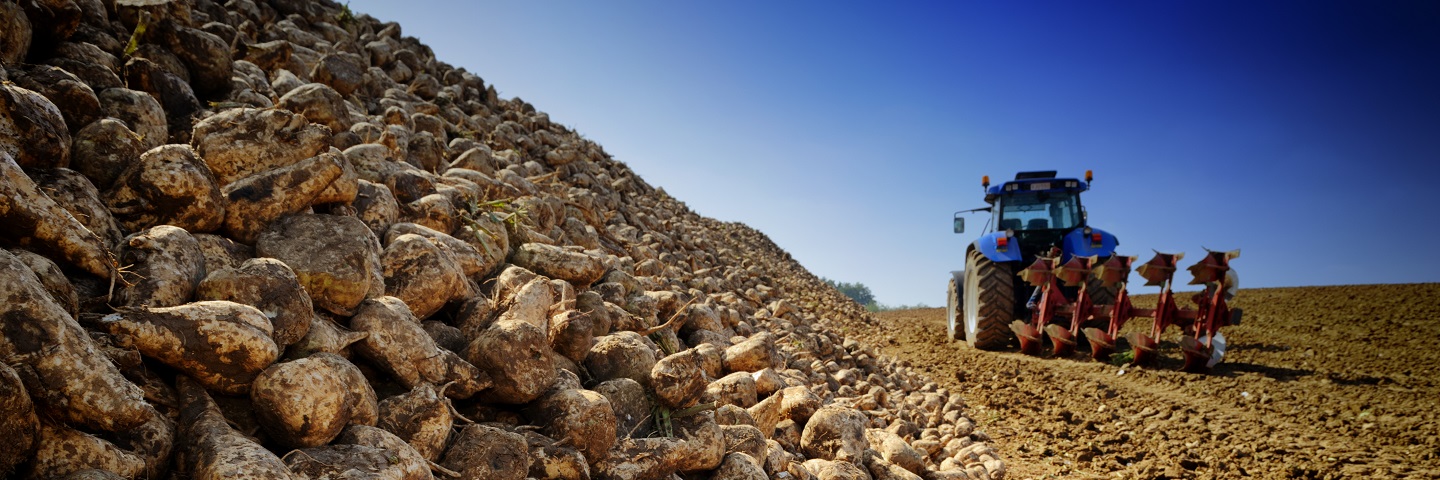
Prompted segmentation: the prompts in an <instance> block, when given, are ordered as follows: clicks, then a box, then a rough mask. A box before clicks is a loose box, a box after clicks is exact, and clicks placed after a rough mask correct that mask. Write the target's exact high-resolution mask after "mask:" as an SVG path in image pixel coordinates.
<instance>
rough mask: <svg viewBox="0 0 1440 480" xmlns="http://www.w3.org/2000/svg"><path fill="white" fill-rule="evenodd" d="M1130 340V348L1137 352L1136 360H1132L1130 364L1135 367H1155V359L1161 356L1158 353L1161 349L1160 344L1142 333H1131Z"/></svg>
mask: <svg viewBox="0 0 1440 480" xmlns="http://www.w3.org/2000/svg"><path fill="white" fill-rule="evenodd" d="M1128 338H1129V340H1130V348H1132V349H1134V352H1135V358H1134V359H1133V360H1131V361H1130V363H1131V364H1135V365H1154V364H1155V359H1156V358H1158V356H1159V355H1158V353H1157V352H1158V350H1159V349H1160V342H1159V341H1157V340H1156V339H1154V338H1150V336H1149V335H1146V334H1143V333H1140V332H1135V333H1131V334H1130V336H1129V337H1128Z"/></svg>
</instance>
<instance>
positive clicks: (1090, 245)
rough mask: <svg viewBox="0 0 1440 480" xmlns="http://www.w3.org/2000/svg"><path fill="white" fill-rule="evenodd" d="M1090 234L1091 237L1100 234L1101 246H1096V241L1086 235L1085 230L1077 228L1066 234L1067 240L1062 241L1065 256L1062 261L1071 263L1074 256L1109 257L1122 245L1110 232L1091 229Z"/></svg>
mask: <svg viewBox="0 0 1440 480" xmlns="http://www.w3.org/2000/svg"><path fill="white" fill-rule="evenodd" d="M1090 233H1091V235H1093V234H1097V233H1098V234H1100V246H1098V247H1097V246H1095V242H1094V240H1093V239H1092V238H1090V236H1087V235H1085V229H1083V228H1077V229H1074V230H1071V231H1070V233H1067V234H1065V239H1064V240H1062V241H1061V243H1062V244H1063V247H1064V251H1065V255H1064V258H1062V259H1061V260H1060V261H1062V262H1066V261H1069V260H1070V257H1072V256H1080V257H1089V256H1097V255H1098V256H1101V257H1108V256H1110V255H1113V254H1114V253H1115V247H1116V246H1119V245H1120V240H1119V239H1117V238H1115V236H1114V235H1111V234H1110V232H1107V231H1104V230H1101V229H1098V228H1091V229H1090Z"/></svg>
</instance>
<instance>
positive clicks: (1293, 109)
mask: <svg viewBox="0 0 1440 480" xmlns="http://www.w3.org/2000/svg"><path fill="white" fill-rule="evenodd" d="M349 3H350V7H351V8H352V9H353V10H355V11H356V12H358V13H368V14H371V15H372V16H375V17H376V18H379V19H381V20H382V21H396V22H399V23H400V24H401V26H402V28H403V33H404V34H406V35H411V36H415V37H418V38H419V39H420V40H421V41H422V42H424V43H426V44H427V45H429V46H430V47H431V48H433V49H434V50H435V52H436V55H437V56H438V57H439V58H440V59H441V60H442V61H445V62H448V63H450V64H452V65H455V66H460V67H465V68H466V69H467V70H469V71H471V72H474V73H476V74H478V75H480V76H481V77H483V78H484V79H485V80H486V81H487V82H488V83H490V84H493V85H495V86H496V88H497V89H498V90H499V91H500V94H501V95H502V96H504V97H517V96H518V97H520V98H522V99H524V100H526V101H528V102H530V103H532V104H534V105H535V106H536V108H538V109H540V110H541V111H545V112H548V113H549V114H550V118H551V119H552V120H554V121H557V122H560V123H563V124H566V125H569V126H571V127H574V128H575V129H577V130H578V131H580V132H581V133H583V134H584V135H585V136H586V137H587V138H590V139H592V140H595V141H596V142H599V143H600V144H601V145H604V146H605V149H606V151H608V152H609V153H611V154H612V155H613V156H614V157H615V158H616V159H618V160H620V161H623V162H625V163H627V164H628V165H630V166H631V167H632V168H633V169H634V170H635V171H637V172H638V173H639V174H640V175H641V176H642V177H644V178H645V179H646V181H648V182H649V183H651V184H652V185H656V186H660V187H663V188H664V189H665V190H666V191H667V192H669V193H670V194H671V195H672V196H674V197H676V198H678V199H680V200H681V201H684V202H685V203H686V204H687V205H689V206H690V207H691V208H692V209H693V210H695V211H697V212H698V213H700V214H702V215H705V216H709V217H714V218H717V219H720V220H726V221H739V222H744V223H746V224H748V225H750V226H753V227H755V228H757V229H759V230H761V231H763V232H765V233H766V234H767V235H769V236H770V237H771V238H772V239H773V240H774V241H775V242H776V243H777V244H778V245H780V246H781V247H782V248H784V249H786V250H787V251H789V252H790V253H791V254H792V255H793V256H794V257H795V258H796V259H798V260H799V261H800V262H801V263H802V264H804V265H805V266H806V267H807V268H809V269H810V270H811V271H812V272H814V273H815V274H817V275H822V276H826V277H829V278H833V279H837V280H841V281H849V282H861V283H864V284H866V285H868V286H870V288H871V290H872V291H874V293H875V295H876V297H877V298H878V300H879V301H880V302H882V303H886V304H892V305H893V304H916V303H925V304H928V305H932V306H936V305H944V291H945V290H944V284H945V281H946V280H947V278H948V272H949V271H950V270H956V269H959V268H960V267H961V266H962V263H963V256H962V255H963V251H964V247H965V245H966V244H967V243H968V242H970V241H971V240H973V239H974V237H975V233H974V232H975V231H977V230H978V229H979V228H978V227H979V226H980V225H983V224H984V220H985V219H984V217H978V216H977V217H971V218H970V219H969V225H970V226H971V232H972V233H969V234H964V235H955V234H953V233H951V230H950V228H951V227H950V223H951V221H950V217H951V215H952V213H953V212H955V211H957V210H962V209H970V208H974V207H980V206H984V202H983V200H982V193H981V188H980V177H981V175H990V177H991V178H992V179H994V180H1000V179H1007V178H1011V177H1012V176H1013V175H1014V173H1015V172H1017V171H1023V170H1059V171H1060V173H1061V174H1062V175H1070V176H1080V175H1083V174H1084V171H1085V170H1087V169H1089V170H1094V171H1095V183H1094V186H1093V189H1092V190H1091V191H1090V192H1087V193H1086V194H1085V196H1084V199H1083V201H1084V203H1085V205H1086V207H1087V209H1088V211H1089V214H1090V221H1091V224H1092V225H1094V226H1096V227H1098V228H1102V229H1105V230H1107V231H1109V232H1111V233H1114V234H1115V235H1116V236H1118V237H1119V238H1120V242H1121V245H1120V250H1121V252H1122V253H1126V254H1131V255H1140V256H1142V257H1145V258H1148V254H1149V253H1150V250H1151V249H1158V250H1161V251H1172V252H1174V251H1183V252H1186V253H1187V254H1188V256H1189V258H1191V259H1197V258H1198V256H1199V254H1201V253H1202V252H1203V250H1202V249H1201V248H1202V247H1209V248H1212V249H1222V250H1229V249H1235V248H1239V249H1241V250H1242V252H1243V254H1242V256H1241V257H1240V258H1239V259H1238V260H1236V261H1235V262H1234V265H1235V267H1236V268H1237V270H1238V271H1239V272H1240V273H1241V276H1242V285H1243V286H1244V287H1273V286H1301V285H1335V284H1365V283H1408V282H1436V281H1440V248H1434V247H1431V246H1430V245H1431V244H1432V243H1434V242H1436V241H1440V214H1437V212H1436V209H1435V207H1434V205H1435V200H1434V198H1435V197H1436V196H1437V194H1440V188H1436V187H1435V186H1433V185H1434V184H1436V183H1437V182H1440V3H1437V2H1429V1H1381V2H1331V1H1277V2H1240V1H1171V2H1151V1H1130V2H1068V1H1050V2H969V1H954V2H908V3H907V2H829V1H827V2H820V1H786V2H759V1H726V2H675V1H640V0H625V1H617V2H572V1H545V2H533V1H530V2H520V1H500V2H414V1H412V2H395V1H389V0H386V1H377V0H367V1H358V0H357V1H351V2H349ZM1143 259H1144V258H1142V260H1143ZM1187 264H1188V263H1187ZM1136 278H1138V277H1136ZM1136 283H1139V282H1136Z"/></svg>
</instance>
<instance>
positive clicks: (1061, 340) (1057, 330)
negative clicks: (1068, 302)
mask: <svg viewBox="0 0 1440 480" xmlns="http://www.w3.org/2000/svg"><path fill="white" fill-rule="evenodd" d="M1045 334H1046V335H1049V336H1050V347H1051V351H1050V353H1052V354H1054V355H1055V356H1057V357H1068V356H1070V354H1072V353H1075V335H1074V334H1072V333H1070V329H1068V328H1065V327H1062V326H1059V325H1055V324H1050V325H1046V326H1045Z"/></svg>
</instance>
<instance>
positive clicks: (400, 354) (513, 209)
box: [0, 0, 1005, 480]
mask: <svg viewBox="0 0 1440 480" xmlns="http://www.w3.org/2000/svg"><path fill="white" fill-rule="evenodd" d="M0 62H3V65H0V67H3V68H0V80H3V87H0V247H3V248H0V271H3V272H0V322H3V323H0V360H3V361H0V438H3V440H0V444H3V446H0V476H7V477H13V478H97V479H98V478H176V479H180V478H205V479H209V478H266V479H282V478H316V479H318V478H346V479H358V478H395V479H400V478H405V479H415V478H442V479H444V478H464V479H506V478H513V479H521V478H542V479H551V478H554V479H581V478H607V479H610V478H614V479H672V478H678V479H698V478H717V479H752V478H753V479H764V478H772V479H807V478H819V479H866V478H873V479H877V480H879V479H914V478H924V479H964V478H1000V477H1002V476H1003V475H1004V472H1005V465H1004V463H1003V462H1002V461H1001V460H1000V459H998V458H997V456H996V454H995V452H994V450H993V449H991V448H990V447H989V446H987V445H986V443H985V441H986V440H988V438H987V437H986V436H985V435H984V434H983V433H981V432H976V431H975V425H974V423H973V421H972V420H971V419H969V418H967V417H966V416H965V413H964V408H965V403H964V401H963V400H962V399H961V397H960V396H959V395H958V394H955V393H952V392H947V391H945V390H944V389H940V388H938V387H937V386H936V385H935V384H934V383H933V382H928V381H927V380H926V379H925V378H924V377H922V376H920V375H918V374H916V373H913V372H912V371H911V370H910V369H909V368H908V367H907V366H905V365H899V364H897V363H896V362H894V361H893V360H891V359H889V358H885V357H879V356H878V355H877V354H876V353H875V351H874V350H873V349H872V348H869V347H867V346H864V345H861V344H858V343H857V342H855V341H853V340H847V339H845V338H844V337H843V336H842V335H840V334H839V333H837V332H836V331H835V328H832V326H836V325H839V324H840V323H837V322H839V320H836V319H842V318H843V319H845V321H846V322H853V321H862V322H863V321H867V320H868V317H867V316H866V314H865V313H864V312H863V310H861V309H860V308H859V307H858V306H856V305H855V304H854V303H853V302H850V301H849V300H848V299H845V298H844V297H843V296H841V295H840V294H839V293H838V292H836V291H835V290H833V289H830V288H827V287H825V286H824V285H823V284H822V283H821V282H819V281H818V280H817V279H816V278H815V277H814V276H812V275H811V274H810V273H809V272H807V271H805V270H804V269H803V268H802V267H800V266H799V265H798V264H797V263H796V262H794V261H793V260H792V259H791V258H790V257H789V255H788V254H786V253H785V252H783V251H781V250H780V249H779V248H777V247H776V246H775V245H774V244H773V243H771V242H770V241H769V240H768V239H766V238H765V237H764V236H763V235H761V234H760V233H758V232H756V231H754V230H752V229H750V228H748V227H745V226H744V225H740V224H734V223H722V222H718V221H715V220H712V219H708V218H703V217H700V216H698V215H696V214H694V213H693V212H691V211H690V210H689V209H688V208H686V207H685V205H684V204H682V203H680V202H678V201H676V200H675V199H673V198H671V197H669V196H668V195H667V194H666V193H665V192H664V191H663V190H659V189H655V188H653V187H651V186H649V185H647V184H646V183H645V182H644V181H643V180H641V179H640V178H639V177H637V176H635V175H634V173H633V172H631V171H630V170H629V169H628V168H627V167H626V166H625V165H623V164H621V163H619V162H616V161H614V160H612V159H611V158H610V157H609V155H607V154H606V153H605V152H604V151H603V150H602V149H601V148H600V147H599V146H598V145H597V144H595V143H593V142H591V141H589V140H586V139H583V138H581V137H580V136H579V135H577V134H576V133H575V132H573V131H571V130H570V129H568V128H566V127H565V126H563V125H560V124H557V123H553V122H551V121H550V119H549V118H548V116H547V115H546V114H544V113H540V112H537V111H535V109H534V107H533V106H531V105H529V104H527V103H525V102H523V101H521V100H519V99H509V100H506V99H500V98H497V95H496V91H495V89H494V88H493V87H490V86H487V85H485V83H484V82H483V81H482V80H481V78H480V77H478V76H476V75H474V74H471V73H468V72H466V71H465V70H464V69H459V68H454V67H451V66H450V65H446V64H445V63H442V62H439V61H437V60H435V58H434V55H433V53H432V52H431V50H430V49H429V48H428V47H426V46H424V45H421V44H420V43H419V42H418V41H416V39H414V38H412V37H405V36H402V35H401V34H400V26H399V25H396V24H394V23H382V22H379V21H377V20H375V19H373V18H371V17H369V16H366V15H357V14H354V13H352V12H351V11H349V9H348V8H344V7H342V6H340V5H338V4H334V3H332V2H328V1H326V2H311V1H304V0H271V1H269V2H268V3H267V2H265V1H263V0H230V1H228V2H224V3H223V4H222V3H221V2H217V1H212V0H176V1H166V0H19V1H18V2H17V1H16V0H0ZM857 319H858V320H857Z"/></svg>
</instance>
